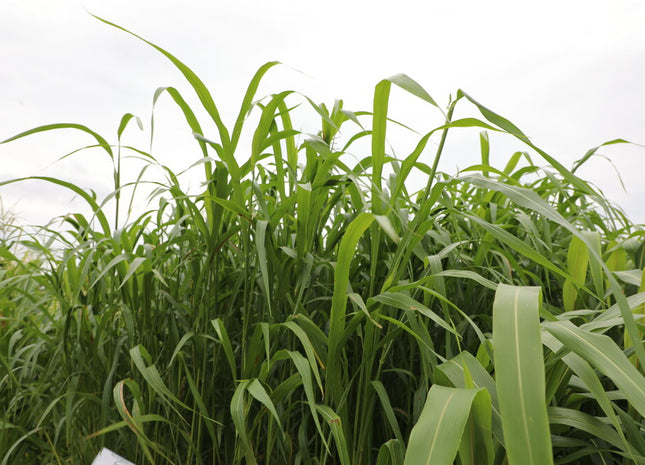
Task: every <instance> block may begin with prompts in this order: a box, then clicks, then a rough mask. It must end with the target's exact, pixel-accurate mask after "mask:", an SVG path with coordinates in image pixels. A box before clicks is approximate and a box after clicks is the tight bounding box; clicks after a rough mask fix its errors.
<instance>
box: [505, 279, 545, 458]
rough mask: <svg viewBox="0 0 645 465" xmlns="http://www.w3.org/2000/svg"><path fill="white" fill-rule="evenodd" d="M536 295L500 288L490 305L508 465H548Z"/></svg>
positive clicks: (538, 299)
mask: <svg viewBox="0 0 645 465" xmlns="http://www.w3.org/2000/svg"><path fill="white" fill-rule="evenodd" d="M541 299H542V296H541V292H540V289H539V288H536V287H519V286H517V287H516V286H508V285H505V284H500V285H499V287H498V288H497V292H496V294H495V303H494V305H493V347H494V352H495V381H496V384H497V395H498V399H499V407H500V412H501V416H502V426H503V428H504V442H505V445H506V452H507V457H508V463H509V465H547V464H552V463H553V453H552V450H551V436H550V433H549V423H548V418H547V411H546V399H545V389H546V388H545V375H544V360H543V358H542V342H541V339H540V326H539V324H540V320H539V309H540V305H541Z"/></svg>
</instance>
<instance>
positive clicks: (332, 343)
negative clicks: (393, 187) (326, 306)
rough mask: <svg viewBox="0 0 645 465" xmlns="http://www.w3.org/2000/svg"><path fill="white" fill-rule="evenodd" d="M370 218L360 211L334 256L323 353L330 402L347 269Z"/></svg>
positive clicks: (335, 394)
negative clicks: (327, 326) (335, 256)
mask: <svg viewBox="0 0 645 465" xmlns="http://www.w3.org/2000/svg"><path fill="white" fill-rule="evenodd" d="M373 221H374V215H372V214H370V213H361V214H360V215H358V216H357V217H356V218H354V220H353V221H352V222H351V223H350V224H349V226H348V227H347V231H346V232H345V235H344V236H343V238H342V240H341V242H340V246H339V249H338V259H337V261H336V269H335V270H334V295H333V297H332V303H331V312H330V315H329V352H328V355H327V377H326V381H327V394H328V395H329V396H330V397H331V399H332V402H338V401H339V400H340V395H341V392H342V388H341V382H342V381H341V379H342V377H341V371H340V370H341V366H340V360H339V356H340V351H341V345H340V343H341V339H342V337H343V333H344V329H345V310H346V308H347V286H348V284H349V268H350V265H351V262H352V258H353V257H354V253H355V251H356V246H357V245H358V241H359V239H360V238H361V236H362V235H363V233H364V232H365V230H366V229H367V228H368V227H369V226H370V224H372V222H373Z"/></svg>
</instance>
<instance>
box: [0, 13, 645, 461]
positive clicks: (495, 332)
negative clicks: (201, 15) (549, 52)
mask: <svg viewBox="0 0 645 465" xmlns="http://www.w3.org/2000/svg"><path fill="white" fill-rule="evenodd" d="M101 21H103V22H105V23H107V24H110V25H111V26H115V25H113V24H111V23H109V22H107V21H104V20H101ZM115 27H117V28H119V29H122V28H120V27H119V26H115ZM126 32H128V31H126ZM132 35H134V34H132ZM134 36H135V37H137V38H138V39H141V38H140V37H138V36H136V35H134ZM141 40H144V42H146V43H148V44H149V45H151V46H152V47H153V48H154V49H156V50H157V51H158V52H160V53H162V54H163V55H164V56H165V57H166V58H167V59H168V60H169V61H170V63H171V64H172V65H173V66H175V67H176V68H177V69H178V70H179V71H180V72H181V73H182V75H183V77H184V78H185V79H186V81H187V83H188V89H189V90H190V91H191V92H193V93H194V95H193V96H189V95H183V94H182V92H180V91H179V90H178V89H176V88H174V87H165V88H161V89H158V90H157V91H156V92H155V93H154V102H155V103H156V102H157V101H158V99H160V98H163V97H164V96H168V97H170V98H171V99H172V101H173V102H174V104H176V105H177V107H178V108H179V110H180V111H181V115H182V116H183V118H184V119H185V129H186V131H189V132H190V133H192V134H193V135H194V138H195V159H194V160H193V161H192V162H191V163H192V164H191V165H190V167H189V168H187V169H188V170H192V169H195V168H198V169H199V170H202V169H203V178H202V179H201V181H202V184H201V186H200V187H199V189H198V190H197V191H189V190H188V189H187V188H186V187H185V185H184V181H183V177H182V175H181V174H177V173H174V172H173V171H171V170H170V169H168V168H167V167H166V166H164V165H163V163H162V161H161V160H157V159H156V157H155V154H154V153H150V152H149V151H145V150H142V149H138V148H137V149H135V148H132V147H128V146H126V145H122V140H121V139H122V136H123V133H124V129H125V128H126V126H127V125H128V124H129V122H131V121H136V122H138V123H140V121H139V120H138V118H136V117H134V116H133V115H131V114H126V115H125V116H124V117H123V118H122V119H121V121H120V123H119V126H118V131H117V134H118V140H117V141H116V142H117V143H116V144H115V145H111V144H110V143H109V142H107V139H105V138H103V137H102V136H100V135H99V134H97V133H96V132H94V131H92V130H91V129H89V128H88V127H87V126H85V125H79V124H53V125H47V126H42V127H38V128H35V129H32V130H29V131H25V132H23V133H21V134H18V135H17V136H14V137H10V138H9V139H7V140H5V141H4V142H3V143H9V142H11V143H14V141H16V140H18V139H21V138H22V137H27V136H29V135H31V134H35V133H41V132H47V131H55V130H60V129H65V130H69V129H73V130H77V131H81V132H84V133H86V134H88V135H90V136H91V137H92V138H93V140H94V142H95V146H98V147H100V148H102V150H103V152H104V153H105V154H107V155H108V156H109V157H110V159H111V160H112V161H113V163H114V166H115V171H114V191H113V192H112V193H111V194H109V195H108V196H107V197H106V198H105V199H102V200H98V199H97V198H96V196H95V195H94V193H93V192H91V191H88V190H86V189H84V188H81V187H80V186H77V185H74V184H72V183H69V182H68V181H65V180H64V179H55V178H50V177H32V178H25V179H29V180H35V181H38V182H46V183H51V184H54V185H56V186H58V187H59V188H61V189H67V190H68V191H70V192H73V193H74V194H76V195H77V196H78V197H79V198H80V199H81V200H82V201H84V202H85V203H86V204H87V207H88V210H87V211H88V212H89V213H88V214H83V213H76V212H70V214H69V215H67V216H65V217H64V219H63V221H62V223H61V224H62V226H60V227H56V228H54V227H52V226H51V225H48V226H45V227H43V228H42V229H41V230H40V231H37V232H33V231H30V230H27V229H21V228H20V227H19V226H18V225H15V224H11V222H9V223H6V222H2V224H1V226H2V228H1V230H0V233H1V234H2V235H1V236H0V465H4V464H8V463H42V464H49V463H51V464H61V463H90V462H91V460H92V458H93V457H94V456H95V455H96V453H97V452H98V451H99V450H100V449H101V448H102V447H109V448H110V449H112V450H115V451H116V452H118V453H119V455H122V456H123V457H125V458H127V459H128V460H131V461H132V462H134V463H140V464H144V463H151V464H153V463H155V464H161V463H166V464H197V465H202V464H204V465H205V464H227V465H228V464H258V465H259V464H266V465H269V464H302V465H322V464H330V465H331V464H340V465H350V464H352V465H368V464H369V465H371V464H373V463H376V464H379V465H388V464H390V465H411V464H417V463H421V464H424V463H428V464H429V463H432V464H435V463H437V464H440V463H445V464H452V463H459V464H462V465H471V464H486V465H502V464H509V465H520V464H527V463H533V464H536V465H537V464H548V463H557V464H565V463H571V464H576V463H580V464H587V463H603V464H621V465H624V464H641V463H645V436H644V435H643V426H642V425H643V420H644V418H645V392H644V391H643V386H644V385H645V379H643V368H642V367H643V363H645V349H644V348H643V344H642V339H643V336H642V333H643V330H642V317H643V311H642V310H643V309H644V306H645V292H644V290H645V280H644V278H643V273H642V271H643V268H645V240H644V239H643V237H644V234H643V229H642V228H641V227H639V226H637V225H634V224H632V223H631V222H630V221H629V220H628V219H627V218H626V217H625V215H624V214H623V212H622V211H621V210H620V208H618V207H616V206H613V205H612V204H611V203H610V202H608V201H607V199H605V198H604V197H603V196H602V194H601V193H600V192H599V191H598V190H597V189H596V188H594V186H592V185H591V184H590V183H588V182H586V181H584V180H583V179H581V178H579V177H578V176H577V175H576V174H575V172H576V170H577V169H578V168H579V167H580V166H581V165H582V164H583V163H585V162H586V161H587V160H588V159H589V158H590V156H591V155H592V154H593V150H595V149H593V150H592V151H590V152H589V153H587V154H586V155H585V156H584V157H583V158H582V159H581V160H579V161H578V162H577V163H576V164H575V165H574V167H573V168H572V169H570V170H569V169H567V168H566V167H565V166H563V165H562V164H561V163H559V162H558V161H557V159H556V158H555V157H553V156H551V155H549V154H547V153H546V152H544V151H542V150H541V149H539V148H538V147H537V146H536V145H534V143H533V142H532V141H530V140H529V139H528V138H527V137H526V136H525V135H524V134H523V133H522V131H520V129H519V128H517V127H516V126H515V125H514V124H513V123H511V122H510V121H508V120H507V119H506V118H503V117H501V116H500V115H497V114H496V113H494V112H493V111H491V110H489V109H488V108H486V107H484V106H483V105H481V104H480V103H479V102H477V101H476V100H474V99H473V98H472V97H470V96H469V95H467V94H466V93H464V92H463V91H458V92H457V93H456V98H455V99H453V100H451V102H450V103H449V105H448V107H447V109H446V110H445V111H444V110H442V109H441V108H439V106H438V105H437V103H436V101H435V100H434V99H433V98H432V97H431V96H430V95H429V94H428V93H427V92H426V91H425V90H424V89H423V88H422V87H421V85H419V84H418V83H416V82H415V81H414V80H412V79H411V78H409V77H408V76H405V75H397V76H393V77H391V78H389V79H385V80H383V81H381V82H380V83H379V84H378V85H377V86H376V88H375V92H374V101H373V108H372V109H371V110H370V111H350V110H348V109H346V108H344V106H343V102H342V101H337V102H335V103H334V105H332V106H329V107H328V106H326V105H325V104H317V103H315V102H314V101H312V100H311V99H309V98H307V97H302V96H299V95H298V94H297V93H295V92H292V91H284V92H280V93H278V94H274V95H270V96H266V97H262V98H258V96H257V95H256V94H257V92H258V89H259V86H260V84H261V81H262V79H263V77H264V75H265V74H266V73H267V72H269V71H270V70H271V69H272V68H273V67H274V66H276V65H277V63H275V62H271V63H267V64H265V65H264V66H262V67H261V68H260V69H259V70H258V71H257V73H256V74H255V75H254V76H253V78H252V79H251V81H250V84H249V85H248V87H247V90H246V93H245V95H244V97H243V101H242V104H241V106H240V109H239V113H238V114H237V115H236V117H235V118H234V122H233V124H232V125H231V126H227V124H226V123H225V121H224V120H223V118H222V117H221V115H220V112H219V109H218V107H217V105H216V102H215V99H214V98H213V96H212V95H211V93H210V91H209V89H208V87H207V86H206V85H205V84H204V83H203V82H202V81H201V80H200V79H199V78H198V76H197V75H196V74H195V73H194V72H193V71H192V70H191V69H190V68H189V67H187V66H186V65H185V64H183V63H182V62H181V61H180V60H179V59H177V58H176V57H175V56H173V55H172V54H170V53H169V52H167V51H165V50H163V49H161V48H159V47H158V46H156V45H154V44H151V43H150V42H147V41H145V39H141ZM392 84H394V87H393V86H392ZM401 91H404V92H407V93H409V94H411V95H413V96H415V97H416V98H419V99H421V100H422V101H424V102H425V103H427V104H428V105H429V107H430V108H431V109H432V110H433V111H439V112H440V113H441V118H442V120H443V123H442V124H441V125H440V126H438V127H435V128H430V129H428V130H426V131H425V132H424V133H421V134H420V135H418V140H417V142H416V145H415V147H414V149H413V150H412V151H411V152H410V153H409V154H406V155H405V156H403V157H400V158H399V157H397V156H395V155H394V151H392V150H391V149H390V145H389V144H390V143H391V142H393V141H391V140H389V139H388V129H389V128H390V127H391V125H392V124H393V122H392V121H391V120H390V117H389V115H388V108H389V104H390V99H391V98H395V96H396V92H401ZM191 100H196V104H194V105H193V104H192V103H190V102H191ZM191 105H192V106H191ZM458 106H459V107H461V106H466V107H468V106H470V107H471V108H472V109H473V110H474V111H475V112H479V115H480V116H470V117H466V118H462V119H454V118H453V114H455V109H456V108H457V107H458ZM306 111H309V112H310V115H308V116H307V118H309V120H311V118H312V117H313V118H317V120H318V121H319V126H318V127H316V128H313V129H312V130H310V131H308V132H306V131H305V130H304V129H303V130H297V129H295V128H298V127H302V124H301V123H300V120H299V118H301V117H302V112H306ZM198 115H204V117H201V116H200V117H198ZM153 122H154V119H153ZM182 124H184V123H182ZM152 129H153V128H151V132H152ZM458 130H459V131H464V130H471V131H472V130H474V131H480V146H479V147H477V148H476V150H479V152H480V157H481V163H477V164H475V165H473V166H470V167H467V168H466V169H464V170H463V172H462V173H461V174H460V175H459V176H449V175H447V174H445V173H442V172H441V171H439V166H440V161H441V159H442V157H444V156H445V154H444V150H445V147H446V140H447V139H448V138H449V137H451V134H452V133H453V132H454V131H458ZM493 135H494V136H500V137H503V136H506V137H512V138H515V139H517V140H519V141H520V142H521V143H523V144H524V146H525V151H520V152H516V153H514V154H509V156H508V157H505V158H507V161H506V162H505V164H504V165H503V166H500V167H496V166H494V165H493V164H492V162H491V160H493V159H498V158H500V157H499V156H495V145H494V142H495V140H496V139H495V138H494V137H492V136H493ZM489 136H490V137H489ZM622 142H624V141H619V140H616V141H611V142H610V143H608V144H613V143H622ZM361 144H364V145H361ZM430 147H434V149H433V150H430ZM122 153H129V154H132V157H131V158H135V159H136V161H137V162H138V163H142V164H143V168H141V170H140V172H139V174H138V175H137V176H136V179H134V180H129V179H127V177H128V176H129V171H128V170H126V168H125V165H126V163H128V162H129V158H126V157H122ZM122 158H123V160H122ZM535 160H541V162H540V163H543V164H545V165H546V166H541V165H540V164H538V163H536V162H535ZM140 166H141V165H140ZM155 170H157V171H158V172H160V173H162V175H161V178H159V177H155V176H154V175H153V174H152V173H153V172H154V171H155ZM418 176H422V177H424V180H425V183H424V185H425V187H424V188H423V189H421V190H419V191H417V192H411V187H410V184H411V183H410V180H411V179H412V177H418ZM25 179H13V180H7V181H2V182H0V188H1V186H2V185H7V184H11V183H16V182H22V181H24V180H25ZM148 186H153V188H152V189H151V190H150V192H145V190H146V189H147V187H148ZM0 193H1V191H0ZM146 193H147V194H149V197H148V198H147V199H146V197H145V195H146ZM128 195H129V199H128V198H127V196H128ZM146 202H148V203H146ZM126 205H128V206H133V205H140V206H141V205H145V207H144V208H140V209H139V211H142V212H140V213H138V216H136V215H137V214H134V213H132V211H134V210H131V208H126ZM150 205H154V206H153V207H151V206H150ZM108 211H110V212H114V218H113V219H112V216H111V215H108V213H107V212H108Z"/></svg>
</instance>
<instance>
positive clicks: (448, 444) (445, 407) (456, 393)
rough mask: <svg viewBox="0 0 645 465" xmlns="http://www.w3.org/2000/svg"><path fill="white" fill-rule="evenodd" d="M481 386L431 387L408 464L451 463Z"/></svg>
mask: <svg viewBox="0 0 645 465" xmlns="http://www.w3.org/2000/svg"><path fill="white" fill-rule="evenodd" d="M481 392H482V391H481V390H479V389H457V388H447V387H444V386H439V385H436V384H435V385H434V386H432V387H431V388H430V391H429V392H428V396H427V397H426V402H425V405H424V407H423V411H422V412H421V416H420V417H419V420H418V421H417V424H416V425H414V428H412V432H411V433H410V440H409V442H408V448H407V450H406V452H405V461H404V462H403V463H404V465H451V464H452V463H453V462H454V460H455V457H456V456H457V451H458V449H459V444H460V442H461V440H462V435H463V433H464V428H465V427H466V422H467V421H468V417H469V415H470V411H471V408H472V403H473V400H474V399H475V396H477V395H478V394H480V393H481Z"/></svg>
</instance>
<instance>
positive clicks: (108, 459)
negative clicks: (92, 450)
mask: <svg viewBox="0 0 645 465" xmlns="http://www.w3.org/2000/svg"><path fill="white" fill-rule="evenodd" d="M92 465H134V463H132V462H130V461H129V460H126V459H124V458H123V457H121V456H120V455H117V454H115V453H114V452H112V451H111V450H110V449H106V448H105V447H104V448H103V449H101V452H99V455H97V456H96V458H95V459H94V461H93V462H92Z"/></svg>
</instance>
